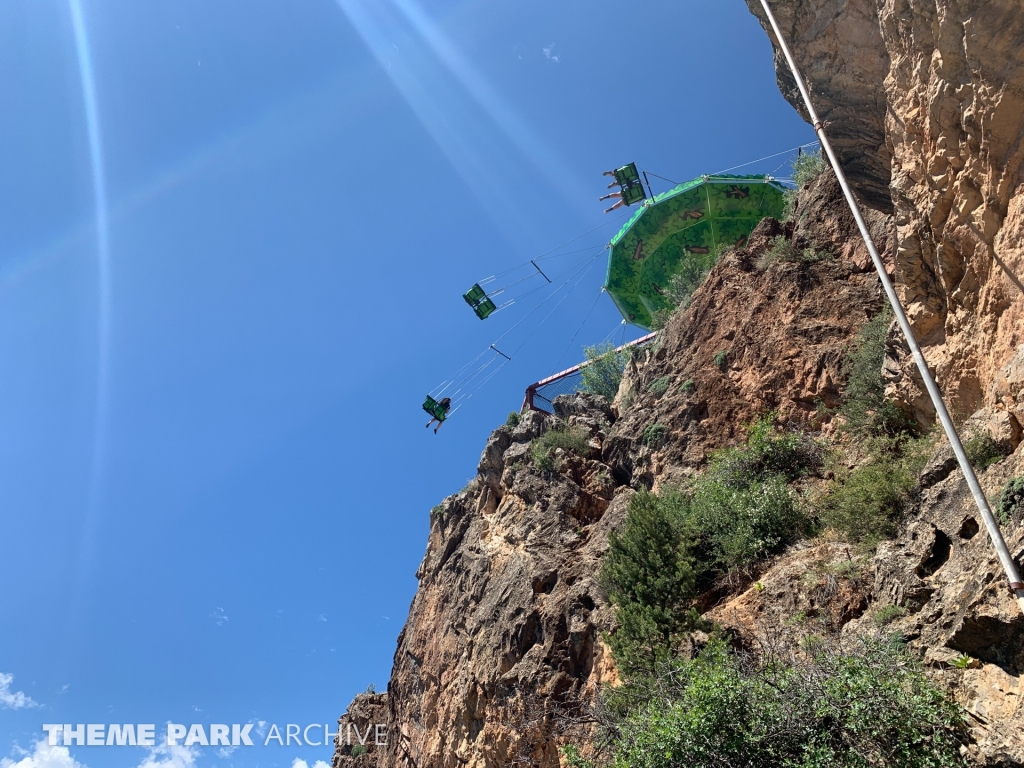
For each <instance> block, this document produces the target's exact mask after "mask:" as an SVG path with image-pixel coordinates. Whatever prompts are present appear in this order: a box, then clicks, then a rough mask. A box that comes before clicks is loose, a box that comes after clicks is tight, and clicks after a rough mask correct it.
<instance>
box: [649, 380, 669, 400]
mask: <svg viewBox="0 0 1024 768" xmlns="http://www.w3.org/2000/svg"><path fill="white" fill-rule="evenodd" d="M671 383H672V377H671V376H659V377H658V378H656V379H655V380H654V381H652V382H651V383H650V384H648V385H647V391H648V392H650V393H651V394H652V395H656V396H657V397H661V396H662V395H664V394H665V393H666V392H668V387H669V384H671Z"/></svg>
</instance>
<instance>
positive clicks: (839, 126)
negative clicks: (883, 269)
mask: <svg viewBox="0 0 1024 768" xmlns="http://www.w3.org/2000/svg"><path fill="white" fill-rule="evenodd" d="M747 5H748V7H749V8H750V10H751V12H752V13H754V14H755V15H757V16H758V17H759V18H760V19H761V21H762V25H763V26H764V27H765V29H766V30H770V28H769V27H768V24H767V20H766V19H765V18H764V16H763V10H762V8H761V4H760V2H759V0H747ZM772 8H773V10H774V12H775V14H776V15H777V17H778V20H779V23H780V26H781V28H782V30H783V34H785V35H786V37H787V40H788V41H789V43H790V45H791V47H792V49H793V52H794V55H795V56H796V58H797V60H798V64H799V66H800V68H801V71H802V72H803V73H804V76H805V78H806V79H807V81H808V85H809V87H810V89H811V92H812V93H811V95H812V99H814V101H815V107H816V109H817V110H818V111H819V113H820V115H821V117H822V120H823V121H825V123H826V131H827V132H828V134H829V136H830V137H833V138H834V141H835V143H836V145H837V150H838V153H839V155H840V157H841V159H842V162H843V165H844V168H846V169H848V172H849V175H850V178H851V182H852V183H853V184H854V186H855V187H856V189H857V192H858V193H859V195H860V198H861V200H862V202H863V203H864V204H865V205H867V206H870V207H872V208H875V209H877V210H880V211H889V210H892V212H893V215H894V218H895V222H896V229H897V241H898V246H897V249H896V283H897V286H898V290H899V292H900V295H901V297H902V299H903V304H904V306H905V307H906V308H907V312H908V314H909V316H910V319H911V322H912V324H913V326H914V330H915V332H916V335H917V337H918V339H919V341H920V342H921V344H922V346H923V348H924V352H925V356H926V358H927V359H928V362H929V364H930V365H931V367H932V369H933V371H934V372H935V374H936V377H937V379H938V381H939V384H940V386H941V387H942V388H943V391H944V392H945V393H946V396H947V401H948V403H949V404H950V406H951V410H952V411H953V412H954V413H958V414H960V415H961V416H962V417H966V416H968V415H970V414H972V413H974V411H976V410H977V409H978V408H981V407H983V406H988V407H996V408H1001V409H1004V410H1006V411H1008V412H1012V413H1014V414H1017V413H1018V408H1017V405H1016V403H1013V402H1010V400H1009V399H1008V393H1007V392H1006V391H1005V390H1003V389H999V388H998V387H993V384H994V383H995V382H996V379H997V374H998V372H999V371H1000V370H1001V369H1002V368H1003V367H1004V366H1006V365H1007V364H1008V363H1009V361H1010V359H1011V358H1012V357H1013V355H1014V354H1015V353H1016V351H1017V349H1018V347H1019V346H1020V345H1021V343H1022V342H1024V323H1022V313H1024V283H1022V277H1021V275H1022V273H1024V14H1021V7H1020V3H1019V2H1017V0H985V1H984V2H982V1H981V0H776V2H774V3H772ZM769 36H771V33H770V31H769ZM776 72H777V74H778V80H779V86H780V88H781V89H782V92H783V94H784V95H785V96H786V98H787V99H788V100H789V101H790V102H791V103H793V104H794V106H795V107H796V108H797V109H798V110H799V111H801V113H804V108H803V105H802V103H801V102H800V99H799V95H798V94H797V92H796V89H795V85H794V83H793V80H792V77H791V75H790V74H789V71H788V70H787V69H786V66H785V62H784V61H783V60H782V58H781V56H780V55H778V54H777V55H776ZM805 117H806V114H805ZM912 368H913V364H912V362H911V361H909V359H907V360H905V361H904V365H903V366H902V370H901V371H900V373H899V375H898V376H897V377H896V378H895V379H894V383H893V390H894V392H893V393H894V394H895V395H896V396H897V397H899V398H900V399H901V400H902V401H903V403H904V404H905V406H906V408H907V409H908V411H910V412H913V413H914V415H915V416H916V417H917V418H918V419H920V420H921V421H922V422H927V421H929V420H930V419H931V418H932V412H931V405H930V403H929V402H928V400H927V398H926V397H924V396H923V395H922V394H921V392H920V390H919V389H918V387H917V386H916V384H915V381H914V380H915V376H914V375H913V373H912V371H911V370H910V369H912ZM1020 415H1022V416H1024V414H1020ZM1015 418H1017V416H1016V415H1015Z"/></svg>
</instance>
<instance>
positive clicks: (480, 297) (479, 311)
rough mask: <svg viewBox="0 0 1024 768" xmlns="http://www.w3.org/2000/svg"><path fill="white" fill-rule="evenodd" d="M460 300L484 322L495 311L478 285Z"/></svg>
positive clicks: (492, 304) (491, 302)
mask: <svg viewBox="0 0 1024 768" xmlns="http://www.w3.org/2000/svg"><path fill="white" fill-rule="evenodd" d="M462 298H464V299H465V300H466V303H467V304H469V306H470V309H472V310H473V311H474V312H476V316H477V317H479V318H480V319H481V320H486V319H487V318H488V317H489V316H490V315H491V314H493V313H494V311H495V310H496V309H497V307H496V306H495V304H494V302H493V301H491V299H490V298H489V297H488V296H487V294H486V293H485V292H484V289H483V288H481V287H480V284H479V283H475V284H474V285H473V287H472V288H470V289H469V290H468V291H466V292H465V293H464V294H462Z"/></svg>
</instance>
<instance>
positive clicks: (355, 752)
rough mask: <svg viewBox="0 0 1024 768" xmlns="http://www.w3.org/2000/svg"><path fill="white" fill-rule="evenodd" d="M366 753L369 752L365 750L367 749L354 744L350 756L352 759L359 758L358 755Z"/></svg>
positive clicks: (361, 745)
mask: <svg viewBox="0 0 1024 768" xmlns="http://www.w3.org/2000/svg"><path fill="white" fill-rule="evenodd" d="M368 751H369V750H367V748H366V747H365V746H364V745H363V744H356V745H355V746H354V747H352V752H351V754H352V757H359V756H360V755H365V754H366V753H367V752H368Z"/></svg>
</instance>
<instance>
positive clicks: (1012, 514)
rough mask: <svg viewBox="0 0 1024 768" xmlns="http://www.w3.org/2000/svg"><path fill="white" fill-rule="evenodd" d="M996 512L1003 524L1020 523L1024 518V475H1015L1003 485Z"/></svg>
mask: <svg viewBox="0 0 1024 768" xmlns="http://www.w3.org/2000/svg"><path fill="white" fill-rule="evenodd" d="M996 514H997V515H999V522H1000V523H1002V524H1003V525H1008V524H1009V523H1019V522H1020V521H1021V519H1022V518H1024V476H1021V477H1015V478H1013V479H1012V480H1010V481H1009V482H1008V483H1007V484H1006V485H1005V486H1003V490H1002V492H1001V493H1000V494H999V504H998V505H997V506H996Z"/></svg>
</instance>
